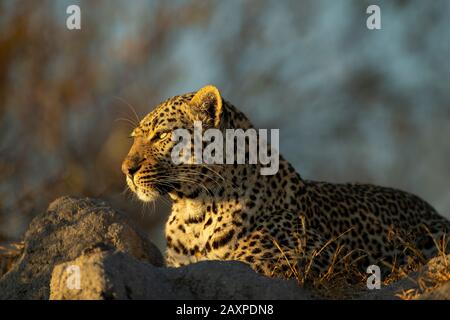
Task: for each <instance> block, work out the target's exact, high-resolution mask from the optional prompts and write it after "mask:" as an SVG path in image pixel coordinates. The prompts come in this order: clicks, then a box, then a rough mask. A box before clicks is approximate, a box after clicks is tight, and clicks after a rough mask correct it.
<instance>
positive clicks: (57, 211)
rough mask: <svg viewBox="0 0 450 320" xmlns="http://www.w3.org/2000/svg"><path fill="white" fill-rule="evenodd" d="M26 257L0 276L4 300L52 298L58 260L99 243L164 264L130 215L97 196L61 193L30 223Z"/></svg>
mask: <svg viewBox="0 0 450 320" xmlns="http://www.w3.org/2000/svg"><path fill="white" fill-rule="evenodd" d="M24 242H25V247H24V252H23V254H22V256H21V257H20V258H19V260H18V261H17V262H16V263H15V265H14V267H13V268H12V269H11V270H10V271H9V272H8V273H7V274H5V275H4V276H3V277H2V278H1V279H0V299H48V298H49V294H50V289H49V284H50V278H51V274H52V271H53V268H54V266H55V265H57V264H60V263H63V262H65V261H70V260H74V259H76V258H77V257H79V256H81V255H83V254H85V253H88V252H89V251H92V250H95V248H97V247H102V248H111V249H114V250H117V251H121V252H125V253H128V254H130V255H131V256H133V257H135V258H136V259H138V260H142V261H146V262H148V263H152V264H154V265H157V266H162V265H163V257H162V255H161V253H160V252H159V250H158V248H156V246H155V245H153V244H152V242H151V241H150V240H148V238H147V237H146V236H145V235H143V234H142V233H141V232H140V231H139V230H138V229H137V228H136V227H134V226H133V224H132V223H131V221H129V220H128V218H127V217H126V216H125V215H123V214H121V213H119V212H117V211H115V210H113V209H112V208H110V207H109V206H108V205H107V204H106V203H105V202H103V201H99V200H93V199H88V198H85V199H76V198H71V197H62V198H59V199H57V200H55V201H54V202H52V203H51V204H50V206H49V207H48V209H47V211H46V212H44V213H42V214H40V215H38V216H37V217H35V218H34V219H33V221H32V222H31V224H30V226H29V228H28V231H27V232H26V234H25V239H24Z"/></svg>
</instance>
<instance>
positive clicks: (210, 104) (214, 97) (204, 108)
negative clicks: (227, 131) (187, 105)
mask: <svg viewBox="0 0 450 320" xmlns="http://www.w3.org/2000/svg"><path fill="white" fill-rule="evenodd" d="M191 105H192V107H193V108H195V110H196V111H197V112H200V114H201V115H202V118H203V120H207V121H208V122H210V123H211V124H213V125H214V127H215V128H218V127H219V125H220V120H221V118H222V97H221V96H220V92H219V89H217V88H216V87H215V86H212V85H208V86H205V87H203V88H201V89H200V90H198V91H197V93H196V94H195V95H194V97H193V98H192V99H191ZM205 118H206V119H205Z"/></svg>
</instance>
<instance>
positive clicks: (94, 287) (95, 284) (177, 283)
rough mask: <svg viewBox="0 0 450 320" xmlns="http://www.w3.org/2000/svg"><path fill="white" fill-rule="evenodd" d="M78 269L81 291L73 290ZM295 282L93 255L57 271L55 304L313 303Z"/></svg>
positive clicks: (215, 265)
mask: <svg viewBox="0 0 450 320" xmlns="http://www.w3.org/2000/svg"><path fill="white" fill-rule="evenodd" d="M73 266H77V267H78V268H79V269H78V270H79V275H80V282H79V287H78V288H74V287H73V286H68V285H67V284H68V283H70V281H68V278H69V277H71V276H72V275H73V273H71V272H67V271H66V270H71V269H68V268H69V267H72V268H73ZM312 297H313V296H312V295H311V294H310V293H309V292H308V291H306V290H305V289H303V288H301V287H299V286H298V285H297V284H296V283H295V282H294V281H286V280H277V279H270V278H267V277H264V276H261V275H258V274H257V273H255V272H254V271H253V270H252V269H251V268H250V267H248V266H247V265H246V264H244V263H241V262H235V261H204V262H199V263H195V264H191V265H189V266H185V267H181V268H159V267H155V266H153V265H151V264H148V263H145V262H141V261H138V260H136V259H135V258H133V257H132V256H130V255H128V254H125V253H122V252H117V251H115V252H113V251H103V252H93V253H90V254H89V255H84V256H81V257H79V258H78V259H76V260H74V261H71V262H66V263H63V264H60V265H58V266H56V267H55V269H54V271H53V276H52V281H51V295H50V298H51V299H83V300H84V299H86V300H89V299H170V300H176V299H269V300H270V299H311V298H312Z"/></svg>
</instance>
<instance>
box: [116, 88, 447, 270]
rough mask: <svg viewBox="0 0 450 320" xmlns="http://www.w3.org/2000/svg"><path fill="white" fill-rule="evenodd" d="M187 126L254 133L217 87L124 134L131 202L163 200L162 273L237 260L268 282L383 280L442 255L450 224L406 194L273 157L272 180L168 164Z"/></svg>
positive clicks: (252, 171) (244, 167)
mask: <svg viewBox="0 0 450 320" xmlns="http://www.w3.org/2000/svg"><path fill="white" fill-rule="evenodd" d="M195 121H201V123H202V125H203V130H206V129H208V128H214V129H218V130H220V131H221V132H224V133H225V131H226V130H227V129H230V128H232V129H242V130H248V129H251V128H255V127H254V126H253V125H252V123H251V122H250V120H249V119H248V118H247V116H245V115H244V113H243V112H241V111H239V110H238V109H237V108H236V107H235V106H234V105H233V104H232V103H230V102H228V101H227V100H225V99H224V98H223V97H222V95H221V93H220V91H219V89H218V88H217V87H215V86H213V85H206V86H204V87H202V88H201V89H199V90H197V91H194V92H190V93H186V94H181V95H177V96H174V97H172V98H169V99H167V100H165V101H164V102H162V103H161V104H159V105H158V106H156V107H155V108H154V109H153V110H152V111H151V112H150V113H148V114H147V115H146V116H145V117H144V118H143V119H142V120H141V121H140V122H139V125H138V126H136V127H135V128H134V130H133V131H132V133H131V137H132V138H133V144H132V146H131V148H130V150H129V152H128V154H127V155H126V157H125V159H124V161H123V163H122V167H121V169H122V171H123V173H124V175H125V177H126V182H127V185H128V188H129V189H130V190H131V192H132V193H133V194H134V195H135V196H137V198H139V199H140V200H141V201H144V202H153V201H155V200H156V199H158V198H159V197H161V196H164V197H168V198H170V200H171V205H172V207H171V213H170V215H169V217H168V219H167V222H166V225H165V240H166V254H165V257H166V264H167V266H169V267H181V266H185V265H188V264H192V263H197V262H200V261H205V260H237V261H241V262H243V263H245V264H247V265H249V266H250V267H251V268H252V269H253V270H255V271H256V272H258V273H261V274H263V275H266V276H269V277H275V278H287V279H290V278H293V277H299V276H301V275H302V276H303V277H305V276H306V275H308V276H309V277H311V278H312V279H314V278H315V277H316V278H317V277H320V276H321V275H323V274H325V273H327V272H329V271H330V268H331V269H333V270H334V271H335V272H337V271H339V270H340V271H341V272H346V270H348V269H349V268H356V269H357V270H366V268H368V267H369V266H372V265H376V266H378V267H379V268H380V270H382V272H383V273H389V272H390V271H392V270H393V266H394V265H398V266H402V265H406V264H407V263H408V261H410V260H411V257H414V259H418V260H420V261H427V260H428V259H430V258H431V257H433V256H435V255H437V254H438V252H440V251H442V250H444V251H445V252H448V249H447V247H445V245H443V244H442V243H443V241H448V239H447V238H446V235H447V234H448V232H449V230H450V222H449V221H448V220H447V219H446V218H444V217H443V216H441V215H440V214H439V213H438V212H437V211H436V210H435V209H434V208H433V207H432V206H431V205H430V204H428V203H427V202H426V201H424V200H422V199H421V198H419V197H418V196H416V195H414V194H411V193H409V192H405V191H402V190H398V189H394V188H389V187H382V186H377V185H372V184H369V183H329V182H322V181H313V180H308V179H304V178H303V177H302V176H300V174H299V173H298V172H297V171H296V170H295V169H294V167H293V166H292V165H291V164H290V163H289V162H288V161H287V160H286V159H284V158H283V156H282V155H279V168H278V171H277V172H276V173H275V174H272V175H261V174H260V172H261V171H260V169H261V168H262V167H264V165H263V164H261V163H256V164H254V163H253V164H250V163H240V164H238V163H232V164H222V163H209V164H207V163H200V164H198V163H181V164H180V163H177V164H175V163H174V161H173V157H172V151H173V149H174V146H175V145H176V143H177V141H176V139H174V132H175V130H177V129H180V128H183V129H185V130H187V131H188V132H190V133H193V132H194V122H195ZM248 143H249V142H248V141H246V148H247V149H246V150H247V151H248V147H249V146H248ZM246 156H248V152H247V153H246ZM440 244H442V246H440ZM439 248H440V249H439ZM442 248H444V249H442Z"/></svg>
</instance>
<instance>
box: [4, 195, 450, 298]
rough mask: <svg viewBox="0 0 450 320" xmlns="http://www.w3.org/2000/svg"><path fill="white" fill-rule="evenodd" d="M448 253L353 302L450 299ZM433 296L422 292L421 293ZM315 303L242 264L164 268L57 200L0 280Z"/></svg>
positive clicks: (121, 230) (94, 292) (92, 208)
mask: <svg viewBox="0 0 450 320" xmlns="http://www.w3.org/2000/svg"><path fill="white" fill-rule="evenodd" d="M449 268H450V255H449V256H447V257H445V256H444V257H437V258H434V259H432V260H430V262H429V263H428V264H427V265H426V266H425V267H424V268H423V269H422V270H420V271H419V272H415V273H412V274H410V275H408V277H405V278H403V279H401V280H400V281H397V282H396V283H393V284H392V285H389V286H387V287H384V288H382V289H380V290H372V291H365V292H363V293H362V294H361V295H360V296H359V299H399V297H398V296H397V294H398V293H399V292H401V291H402V290H403V291H407V290H411V289H412V290H417V294H415V295H414V298H416V299H450V282H449V281H448V279H449V276H450V271H449V270H450V269H449ZM427 286H428V288H432V289H431V290H423V288H424V287H425V288H426V287H427ZM49 298H50V299H314V298H319V297H318V296H317V295H314V294H313V293H311V292H310V291H309V290H307V289H305V288H301V287H300V286H298V285H297V283H296V282H295V281H293V280H291V281H286V280H279V279H270V278H267V277H264V276H262V275H259V274H257V273H255V272H254V271H253V270H251V269H250V267H248V266H247V265H246V264H243V263H240V262H234V261H205V262H200V263H196V264H191V265H189V266H186V267H182V268H166V267H164V264H163V257H162V255H161V253H160V252H159V250H158V249H157V248H156V246H154V245H153V244H152V243H151V242H150V241H149V240H148V238H147V237H146V236H145V235H143V234H142V232H141V231H139V229H137V228H136V227H135V226H133V224H132V223H131V222H130V221H129V219H128V218H127V217H126V215H123V214H121V213H119V212H117V211H115V210H113V209H112V208H110V207H109V206H108V205H107V204H106V203H105V202H102V201H99V200H93V199H87V198H86V199H75V198H71V197H62V198H59V199H57V200H55V201H54V202H53V203H52V204H50V206H49V208H48V210H47V211H46V212H44V213H42V214H41V215H39V216H37V217H36V218H35V219H34V220H33V221H32V223H31V224H30V226H29V229H28V231H27V232H26V234H25V239H24V250H23V254H22V255H21V257H20V258H19V259H18V260H17V261H16V262H15V264H14V265H13V267H12V269H11V270H9V272H8V273H6V274H5V275H4V276H3V277H1V278H0V299H49Z"/></svg>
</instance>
